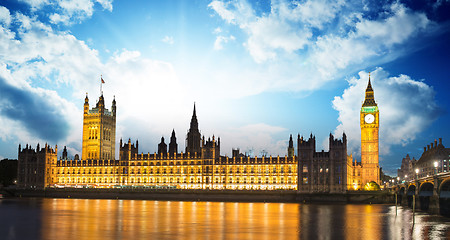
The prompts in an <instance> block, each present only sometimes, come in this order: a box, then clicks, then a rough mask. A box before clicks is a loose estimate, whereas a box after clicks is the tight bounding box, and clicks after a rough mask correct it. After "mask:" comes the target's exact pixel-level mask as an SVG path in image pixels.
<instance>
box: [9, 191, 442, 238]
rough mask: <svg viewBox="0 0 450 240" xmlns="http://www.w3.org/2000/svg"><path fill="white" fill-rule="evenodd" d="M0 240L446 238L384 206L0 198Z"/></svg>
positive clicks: (425, 219) (423, 219) (426, 219)
mask: <svg viewBox="0 0 450 240" xmlns="http://www.w3.org/2000/svg"><path fill="white" fill-rule="evenodd" d="M0 217H1V220H0V238H1V239H77V240H80V239H365V240H371V239H450V219H449V218H445V217H441V216H435V215H434V216H433V215H428V214H426V213H421V212H419V213H416V215H415V224H414V227H413V225H412V211H411V210H410V209H406V208H402V207H399V208H398V211H397V216H396V214H395V206H390V205H352V204H342V205H338V204H334V205H332V204H294V203H236V202H183V201H146V200H103V199H102V200H95V199H94V200H92V199H43V198H37V199H33V198H29V199H0Z"/></svg>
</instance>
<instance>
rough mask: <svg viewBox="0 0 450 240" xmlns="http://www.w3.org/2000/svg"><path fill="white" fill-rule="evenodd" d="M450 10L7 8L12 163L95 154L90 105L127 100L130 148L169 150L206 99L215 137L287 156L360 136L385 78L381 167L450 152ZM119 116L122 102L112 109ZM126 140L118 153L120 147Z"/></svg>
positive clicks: (5, 72) (109, 4)
mask: <svg viewBox="0 0 450 240" xmlns="http://www.w3.org/2000/svg"><path fill="white" fill-rule="evenodd" d="M449 11H450V2H449V1H383V2H381V3H380V1H326V0H320V1H284V0H279V1H245V0H235V1H200V0H198V1H112V0H76V1H66V0H20V1H11V0H6V1H2V2H1V3H0V43H1V44H0V125H2V127H1V128H0V158H3V157H7V158H16V157H17V146H18V144H19V143H22V144H26V143H29V144H32V145H33V146H34V145H36V144H37V143H38V142H40V143H41V144H42V143H44V142H48V143H49V144H51V145H55V144H58V146H61V147H62V146H64V145H67V146H68V149H69V154H70V155H74V154H76V153H80V152H81V128H82V126H81V124H82V106H83V102H84V97H85V94H86V92H87V93H88V96H89V98H90V104H91V106H92V105H94V104H95V101H96V99H98V97H99V84H100V75H102V76H103V78H104V80H105V81H106V83H105V84H104V85H103V91H104V96H105V99H106V102H107V103H109V104H107V106H109V105H110V103H111V101H112V99H113V96H115V98H116V100H117V112H118V119H117V132H116V139H117V140H118V139H120V138H123V139H128V138H131V139H132V140H133V141H134V140H136V139H139V143H140V149H139V150H140V151H141V152H145V153H146V152H151V153H152V152H155V151H156V149H157V143H158V142H159V139H160V137H161V136H164V137H166V138H168V137H169V135H170V133H171V131H172V129H175V131H176V134H177V138H178V144H179V145H180V148H179V149H183V148H184V139H185V135H186V132H187V129H188V127H189V120H190V117H191V114H192V107H193V103H194V102H196V105H197V115H198V119H199V127H200V130H201V132H202V134H203V135H205V136H206V137H209V136H212V135H215V136H220V137H221V143H222V148H221V152H222V154H223V155H230V153H231V148H236V147H239V148H240V149H241V151H243V152H250V151H251V152H252V153H253V154H255V155H259V154H260V153H261V152H262V151H266V152H268V153H269V154H271V155H285V154H286V153H287V151H286V148H287V140H288V139H289V134H294V135H297V134H301V135H304V136H309V135H310V134H311V133H313V134H314V135H316V139H317V151H320V150H321V149H325V150H327V149H328V144H327V143H328V139H327V138H328V135H329V133H330V132H331V133H333V134H335V135H336V136H337V137H339V138H340V137H342V133H343V132H345V133H346V134H347V136H348V139H349V143H348V152H349V154H351V153H352V154H353V155H354V156H355V157H356V158H359V157H360V154H359V151H360V149H359V147H360V139H359V138H360V129H359V110H360V107H361V103H362V101H363V98H364V89H365V87H366V86H367V80H368V72H372V74H371V76H372V77H371V78H372V81H373V82H372V84H373V88H374V91H375V99H376V101H377V102H378V105H379V109H380V118H381V119H380V120H381V123H380V138H381V139H380V153H381V155H380V165H381V166H382V167H383V169H384V170H385V171H386V172H387V173H390V174H394V173H395V170H396V168H398V167H399V166H400V164H401V158H402V157H404V156H405V155H406V154H407V153H409V154H410V155H411V156H413V157H416V158H419V157H420V155H421V153H422V151H423V147H424V146H426V145H427V144H429V143H431V142H432V141H434V139H437V138H440V137H442V138H443V143H444V145H447V146H448V145H449V141H450V131H449V128H448V122H449V120H450V115H449V113H448V109H449V104H448V103H449V102H450V101H449V98H450V97H449V94H448V92H449V90H450V86H449V84H450V83H449V81H448V80H449V79H448V78H449V77H448V76H449V74H448V69H450V47H449V44H448V43H449V42H450V41H449V40H450V21H449V18H450V16H449V14H448V12H449ZM109 107H110V106H109ZM117 144H118V143H117Z"/></svg>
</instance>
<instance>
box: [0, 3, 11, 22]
mask: <svg viewBox="0 0 450 240" xmlns="http://www.w3.org/2000/svg"><path fill="white" fill-rule="evenodd" d="M0 23H3V24H4V25H6V26H7V27H8V26H9V24H10V23H11V15H10V13H9V10H8V9H7V8H5V7H3V6H0Z"/></svg>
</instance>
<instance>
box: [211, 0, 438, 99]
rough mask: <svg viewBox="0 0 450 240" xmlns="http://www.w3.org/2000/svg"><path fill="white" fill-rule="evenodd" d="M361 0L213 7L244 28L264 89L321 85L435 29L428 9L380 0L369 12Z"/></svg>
mask: <svg viewBox="0 0 450 240" xmlns="http://www.w3.org/2000/svg"><path fill="white" fill-rule="evenodd" d="M360 5H361V4H360V3H355V2H351V3H346V4H344V2H343V1H325V0H323V1H302V2H297V1H296V2H289V3H288V2H287V1H283V0H281V1H272V2H271V4H270V7H271V8H270V11H266V12H261V11H257V10H255V8H256V7H254V6H252V5H251V4H250V3H248V2H247V1H245V0H236V1H229V2H223V1H218V0H216V1H212V2H211V3H210V4H209V5H208V7H209V8H210V9H212V10H213V11H214V13H216V14H217V15H218V16H219V17H220V18H221V19H222V20H224V22H225V24H227V25H230V26H236V27H237V29H236V30H239V31H242V32H243V33H244V34H245V35H244V36H246V38H244V41H243V43H242V44H243V46H244V47H245V49H246V50H247V52H248V54H249V56H250V57H251V58H252V59H253V61H254V62H255V63H256V64H255V65H251V64H248V66H247V68H248V69H249V71H253V72H258V71H261V69H262V72H261V74H260V75H261V76H260V77H261V78H260V79H259V80H260V81H259V83H260V82H267V83H268V84H267V85H263V86H265V87H266V88H264V87H262V86H261V85H260V84H259V85H258V86H257V89H259V91H260V92H262V91H266V90H268V89H269V88H270V90H274V89H275V90H281V91H286V90H288V91H311V90H316V89H319V88H321V87H323V86H324V85H325V84H327V83H328V82H331V81H336V80H339V79H342V77H344V76H348V75H349V74H352V73H354V72H355V71H357V70H360V69H364V68H367V67H371V66H373V65H374V64H382V63H385V62H389V61H392V60H393V59H396V58H398V57H399V56H403V55H404V54H406V53H408V52H409V51H411V49H413V48H414V47H417V46H412V45H411V42H414V41H411V40H413V39H415V38H416V37H418V36H420V35H423V34H424V33H429V32H432V31H435V29H436V28H435V27H434V26H435V23H434V22H432V21H431V20H429V19H428V18H427V16H426V15H425V14H424V13H421V12H414V11H413V10H411V9H409V8H408V7H406V6H405V5H402V4H400V3H398V2H394V3H390V4H386V5H385V6H381V7H380V8H382V9H381V11H379V12H378V11H377V12H369V9H368V8H362V7H361V6H360ZM318 9H320V10H318ZM323 9H327V10H326V11H324V10H323ZM364 9H366V10H364ZM234 35H237V34H234ZM217 41H219V43H220V41H221V39H216V42H217ZM218 46H219V47H220V46H221V45H220V44H218ZM411 46H412V48H411ZM231 74H232V73H231ZM227 75H228V78H229V79H235V80H236V82H239V83H243V82H246V81H247V82H248V81H249V80H248V79H249V78H244V76H243V75H242V74H241V76H229V75H230V74H227ZM246 77H247V76H246ZM269 83H270V84H269ZM248 89H252V91H250V92H249V93H248V94H249V95H250V94H255V93H258V92H255V91H253V90H254V89H255V88H248Z"/></svg>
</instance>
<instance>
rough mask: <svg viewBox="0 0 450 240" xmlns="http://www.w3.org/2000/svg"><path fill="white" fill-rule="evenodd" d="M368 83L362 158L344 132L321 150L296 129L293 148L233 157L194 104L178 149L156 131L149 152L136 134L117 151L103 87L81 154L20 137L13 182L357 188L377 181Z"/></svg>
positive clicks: (87, 120) (87, 116)
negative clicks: (201, 121) (351, 152)
mask: <svg viewBox="0 0 450 240" xmlns="http://www.w3.org/2000/svg"><path fill="white" fill-rule="evenodd" d="M367 89H368V90H366V100H365V102H364V104H363V107H362V110H361V118H362V119H363V118H364V119H365V118H370V117H366V116H367V115H368V114H371V115H372V116H373V117H374V118H375V119H374V120H372V119H368V121H365V120H364V121H363V120H362V121H361V131H362V134H361V135H362V136H363V137H362V139H361V141H362V149H363V150H362V161H361V163H356V162H353V160H352V157H351V156H347V137H346V135H345V134H343V136H342V139H335V137H334V136H333V135H332V134H330V136H329V151H327V152H325V151H323V150H322V151H320V152H317V151H316V140H315V136H313V135H312V134H311V135H310V136H309V137H308V138H305V137H303V136H300V135H298V136H297V155H296V154H295V148H294V141H293V138H292V135H291V136H290V139H289V145H288V147H287V155H285V156H269V157H266V156H263V157H250V156H247V155H244V154H241V153H240V152H239V150H238V149H233V154H232V157H227V156H221V155H220V138H217V139H216V138H215V137H214V136H212V137H211V138H208V139H206V138H205V137H204V136H202V135H201V133H200V130H199V127H198V119H197V113H196V108H195V105H194V110H193V114H192V118H191V122H190V128H189V130H188V133H187V136H186V144H185V146H186V148H185V151H184V152H183V151H181V152H180V151H178V143H177V138H176V134H175V131H172V134H171V138H170V142H169V143H168V145H167V144H166V143H165V139H164V138H161V142H160V143H159V144H158V152H155V153H152V154H150V153H140V152H139V142H138V141H136V142H133V143H132V141H131V139H128V141H126V142H123V141H122V139H120V142H119V157H118V159H116V156H115V137H116V136H115V132H116V101H115V99H114V100H113V101H112V106H111V111H110V110H108V109H107V108H106V107H105V100H104V98H103V94H102V95H101V96H100V97H99V99H98V101H97V103H96V105H95V107H93V108H91V109H90V107H89V99H88V97H87V96H86V98H85V103H84V114H83V115H84V117H83V138H82V139H83V140H82V141H83V142H82V155H81V158H80V157H79V156H78V155H75V156H74V159H69V158H68V156H67V149H66V148H65V147H64V149H63V153H62V156H61V157H60V159H59V160H58V158H57V146H55V148H54V149H53V148H51V147H50V146H48V145H47V144H46V145H45V147H43V148H40V146H39V144H38V146H37V148H36V149H33V148H32V147H31V146H29V145H28V144H27V145H26V147H25V148H23V149H22V148H21V146H20V145H19V156H18V159H19V167H18V180H19V181H18V184H19V186H20V187H25V188H45V187H75V188H86V187H88V188H89V187H94V188H129V187H132V188H178V189H230V190H239V189H249V190H250V189H251V190H277V189H286V190H297V191H299V192H330V193H332V192H345V191H347V190H349V189H357V188H361V187H362V186H363V185H364V184H365V183H367V182H368V181H375V182H378V183H379V166H378V108H377V107H376V103H375V101H374V100H373V90H372V87H371V83H370V78H369V85H368V88H367ZM372 100H373V101H372ZM366 102H367V103H366ZM374 104H375V105H374ZM366 107H370V109H369V108H367V109H366ZM374 107H375V108H374ZM368 109H369V110H368ZM363 133H364V134H363ZM377 169H378V175H377V173H376V171H377ZM355 186H357V187H355Z"/></svg>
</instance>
